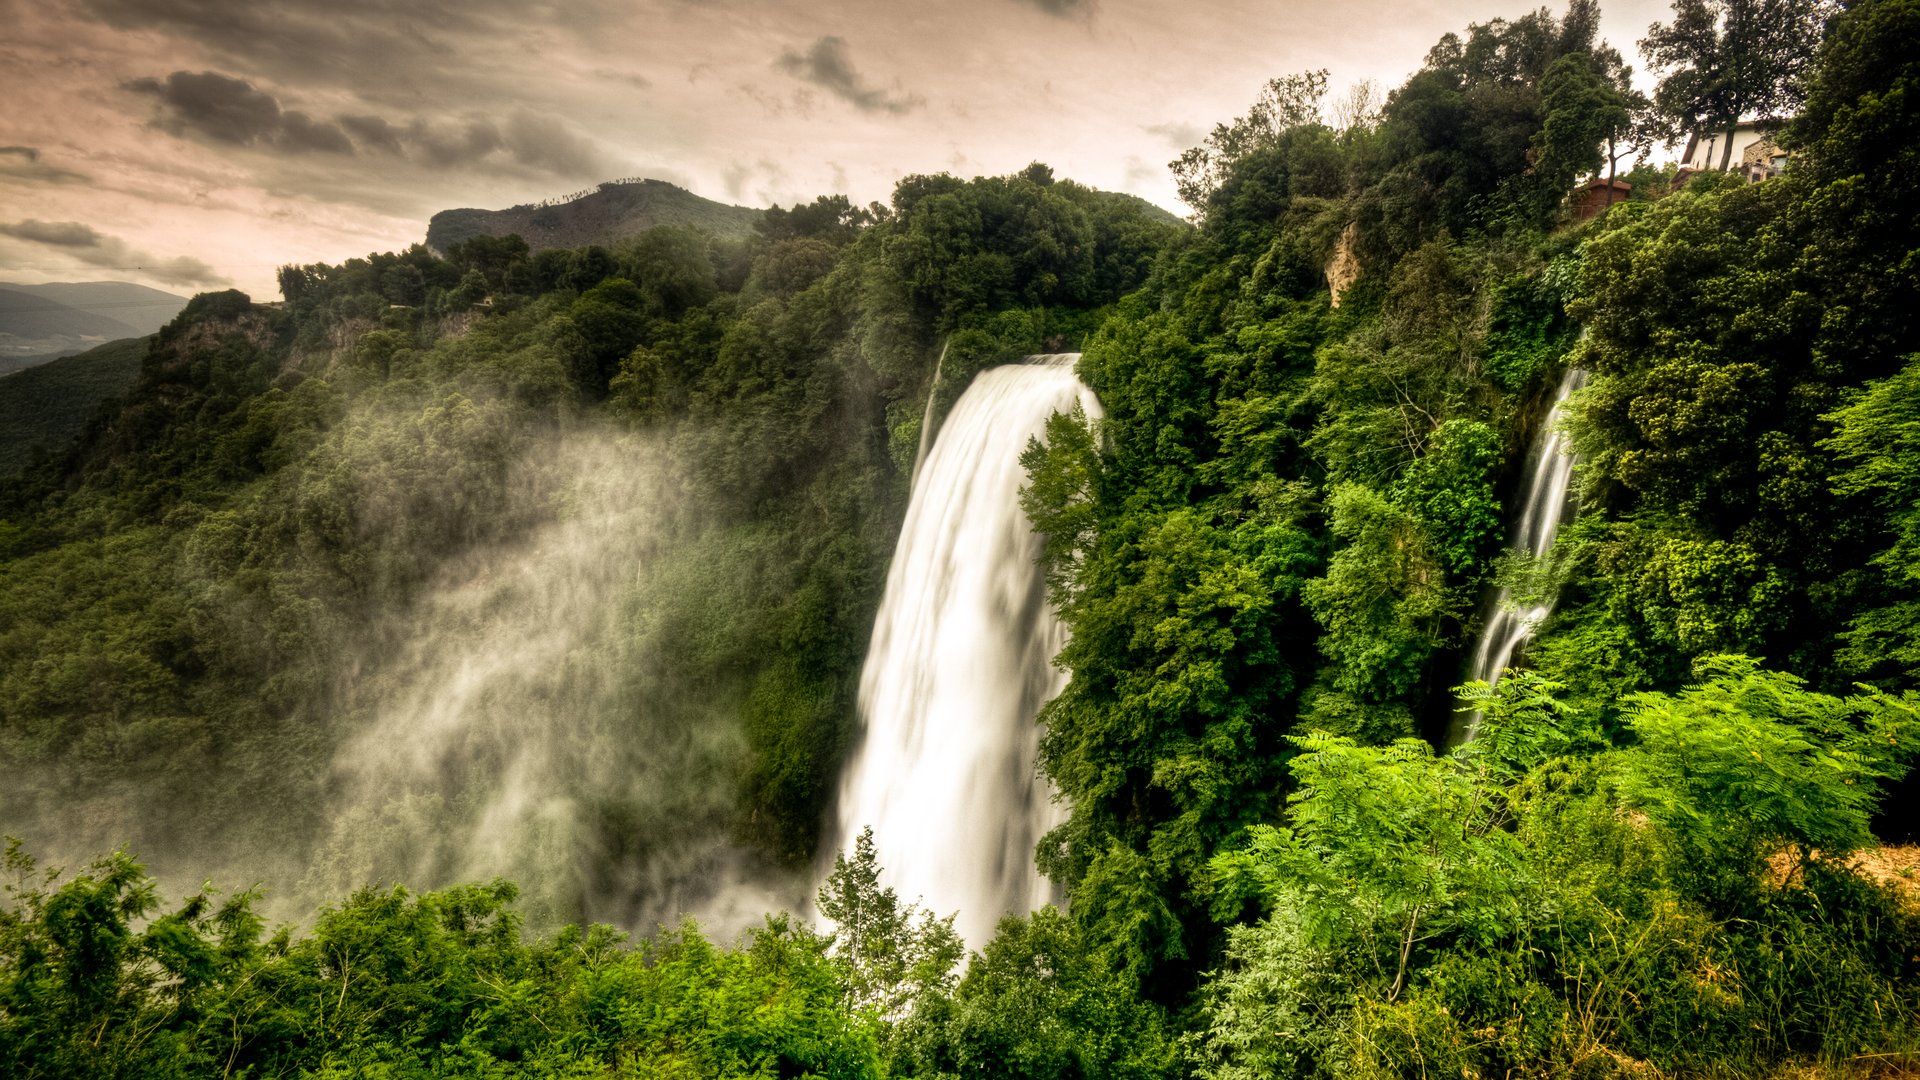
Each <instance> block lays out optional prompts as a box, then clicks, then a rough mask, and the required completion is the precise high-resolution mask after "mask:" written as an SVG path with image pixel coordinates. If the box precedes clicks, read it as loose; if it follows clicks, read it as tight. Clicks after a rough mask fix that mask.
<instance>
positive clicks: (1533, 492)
mask: <svg viewBox="0 0 1920 1080" xmlns="http://www.w3.org/2000/svg"><path fill="white" fill-rule="evenodd" d="M1586 384H1587V373H1586V372H1584V371H1582V370H1580V369H1579V368H1569V369H1568V370H1567V373H1566V374H1565V375H1564V376H1562V377H1561V379H1560V388H1559V391H1558V392H1557V393H1556V394H1555V395H1554V399H1553V408H1552V410H1551V411H1549V412H1548V413H1547V419H1546V422H1545V423H1543V424H1541V426H1540V432H1539V434H1538V435H1537V436H1536V437H1535V438H1534V444H1533V451H1532V454H1531V455H1530V457H1529V460H1530V461H1531V463H1532V469H1531V471H1530V472H1529V474H1528V476H1527V486H1526V490H1525V491H1524V493H1523V494H1522V498H1521V504H1520V517H1519V520H1518V521H1517V522H1516V523H1515V528H1514V534H1513V541H1512V543H1510V544H1509V545H1508V547H1509V548H1510V549H1511V550H1513V551H1517V552H1523V553H1525V554H1527V555H1530V556H1532V557H1534V558H1536V559H1537V558H1540V557H1541V556H1543V555H1545V554H1546V553H1547V552H1548V551H1550V550H1552V548H1553V541H1554V538H1555V537H1557V536H1559V535H1560V526H1561V525H1562V524H1563V523H1565V522H1567V521H1569V520H1571V519H1572V517H1573V515H1574V514H1575V513H1576V512H1577V511H1578V506H1577V505H1576V503H1575V500H1574V499H1573V498H1572V495H1571V489H1572V482H1573V466H1574V456H1573V448H1572V446H1570V445H1569V444H1568V440H1567V436H1566V433H1565V432H1564V431H1562V430H1561V424H1560V418H1561V416H1562V414H1563V413H1564V411H1565V409H1566V405H1567V400H1568V399H1569V398H1571V397H1573V395H1574V394H1575V393H1576V392H1578V391H1579V390H1580V388H1581V387H1583V386H1585V385H1586ZM1552 613H1553V598H1552V597H1550V596H1549V597H1547V598H1545V599H1541V600H1539V601H1537V602H1536V603H1533V604H1529V605H1528V606H1526V607H1520V606H1518V605H1517V604H1516V603H1515V602H1514V598H1513V595H1512V593H1511V592H1510V591H1509V590H1508V589H1506V588H1504V587H1502V588H1501V589H1500V591H1499V593H1498V594H1497V595H1495V597H1494V600H1493V607H1492V609H1491V610H1490V611H1489V613H1488V615H1487V622H1486V626H1485V627H1484V628H1483V629H1482V630H1481V631H1480V640H1479V641H1478V642H1477V643H1476V644H1475V645H1474V650H1473V660H1472V662H1471V663H1470V664H1469V665H1468V669H1467V679H1468V680H1469V681H1479V682H1484V683H1486V684H1487V685H1489V686H1492V685H1494V684H1496V683H1498V682H1499V681H1500V676H1501V675H1502V674H1503V673H1504V672H1505V671H1506V670H1507V667H1508V666H1509V665H1510V664H1512V663H1513V660H1514V655H1515V653H1517V652H1518V651H1519V649H1520V647H1521V646H1522V645H1524V644H1525V643H1526V641H1527V639H1528V638H1530V637H1532V636H1533V632H1534V630H1536V629H1538V628H1539V626H1540V624H1541V623H1542V622H1544V621H1545V620H1546V617H1547V616H1548V615H1550V614H1552ZM1480 717H1481V714H1480V713H1479V712H1478V711H1475V712H1474V713H1473V714H1472V715H1471V716H1470V717H1468V719H1467V722H1466V731H1465V737H1466V739H1467V740H1469V741H1471V740H1472V739H1473V738H1474V737H1475V736H1476V735H1478V734H1479V733H1480Z"/></svg>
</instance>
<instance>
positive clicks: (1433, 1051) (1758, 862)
mask: <svg viewBox="0 0 1920 1080" xmlns="http://www.w3.org/2000/svg"><path fill="white" fill-rule="evenodd" d="M1701 675H1702V679H1703V681H1702V682H1701V683H1699V684H1698V685H1696V686H1693V687H1689V688H1688V689H1686V690H1685V691H1683V692H1682V693H1680V694H1677V695H1671V696H1669V695H1662V694H1642V695H1637V696H1635V697H1633V698H1632V699H1631V700H1630V701H1629V702H1628V712H1629V716H1630V721H1629V723H1630V728H1631V732H1632V740H1633V741H1631V742H1630V743H1628V744H1627V745H1625V746H1623V747H1621V748H1618V749H1602V750H1599V752H1597V753H1596V752H1595V748H1596V743H1597V729H1595V728H1594V727H1593V726H1592V724H1591V720H1590V718H1588V717H1585V716H1583V715H1582V714H1581V713H1580V712H1579V710H1577V709H1574V708H1570V707H1569V706H1568V705H1567V704H1566V703H1564V702H1563V701H1561V700H1560V698H1559V696H1558V691H1559V689H1560V688H1559V687H1558V686H1556V685H1555V684H1553V683H1550V682H1547V681H1545V680H1541V679H1539V678H1538V677H1537V676H1532V675H1529V674H1528V673H1524V672H1522V673H1517V674H1516V675H1514V676H1511V677H1509V678H1507V679H1505V680H1503V681H1502V682H1501V684H1500V686H1499V688H1498V689H1497V690H1492V691H1489V690H1487V689H1486V688H1485V687H1484V686H1481V687H1477V688H1469V690H1470V691H1471V692H1470V693H1469V695H1468V696H1469V699H1470V700H1474V701H1476V702H1477V703H1478V704H1479V705H1480V706H1482V707H1483V708H1485V710H1486V720H1485V727H1484V732H1485V734H1484V735H1483V737H1482V738H1481V739H1480V740H1479V741H1477V742H1474V743H1471V744H1468V745H1467V746H1464V747H1462V748H1461V749H1459V750H1458V751H1456V752H1455V753H1454V754H1453V755H1451V756H1450V757H1447V758H1436V757H1435V756H1434V755H1433V754H1432V753H1431V751H1430V750H1429V749H1428V748H1427V747H1426V745H1425V744H1424V743H1418V742H1411V741H1409V742H1403V743H1397V744H1395V745H1393V746H1389V747H1379V748H1373V747H1362V746H1358V745H1355V744H1354V743H1353V742H1351V741H1350V740H1346V739H1338V738H1331V737H1326V736H1310V737H1307V738H1303V739H1301V740H1299V743H1300V745H1301V748H1302V749H1303V750H1305V751H1306V752H1305V753H1303V754H1302V755H1301V756H1299V757H1298V758H1296V759H1295V760H1294V763H1293V767H1292V768H1293V772H1294V775H1295V777H1296V778H1297V780H1298V781H1299V783H1300V790H1299V791H1298V792H1297V793H1296V794H1295V795H1293V796H1292V797H1291V798H1290V799H1289V811H1288V815H1287V821H1286V825H1285V826H1284V827H1281V828H1264V827H1263V828H1261V829H1257V830H1254V831H1253V832H1252V833H1251V836H1250V842H1249V844H1248V845H1247V846H1246V847H1244V848H1242V849H1239V850H1236V851H1231V852H1227V853H1223V854H1222V855H1220V856H1218V857H1216V859H1215V860H1214V867H1215V871H1216V873H1217V874H1219V875H1220V878H1221V883H1222V889H1223V895H1224V896H1228V897H1232V896H1239V895H1253V896H1256V897H1258V898H1259V899H1260V900H1261V901H1262V902H1263V903H1264V904H1265V905H1267V906H1268V908H1269V910H1270V911H1271V914H1270V915H1269V916H1268V917H1267V918H1266V919H1265V921H1263V922H1261V923H1259V924H1257V925H1255V926H1248V927H1241V928H1237V929H1236V930H1234V931H1233V932H1232V934H1231V935H1230V938H1229V946H1228V950H1227V961H1228V964H1227V966H1226V967H1225V968H1224V969H1223V970H1222V971H1221V972H1220V973H1219V975H1218V976H1217V978H1216V979H1215V981H1213V982H1212V983H1211V984H1209V985H1208V986H1207V987H1206V988H1205V991H1204V993H1203V996H1202V1000H1203V1003H1204V1007H1205V1022H1204V1024H1203V1026H1202V1027H1201V1030H1200V1032H1199V1034H1198V1035H1197V1037H1196V1039H1195V1040H1194V1043H1193V1044H1192V1045H1191V1046H1190V1050H1191V1052H1192V1053H1193V1060H1194V1064H1195V1067H1196V1071H1197V1072H1198V1073H1199V1074H1200V1075H1203V1076H1213V1077H1245V1076H1255V1075H1279V1076H1311V1075H1322V1074H1324V1073H1325V1072H1327V1071H1331V1070H1335V1069H1339V1070H1342V1071H1350V1072H1353V1073H1355V1074H1357V1075H1362V1076H1389V1075H1404V1074H1405V1073H1406V1072H1407V1071H1408V1070H1417V1069H1423V1068H1424V1069H1429V1070H1442V1069H1444V1070H1449V1071H1456V1072H1457V1071H1460V1070H1462V1069H1465V1070H1466V1071H1467V1072H1469V1073H1480V1074H1485V1073H1487V1072H1491V1071H1504V1070H1516V1071H1518V1072H1523V1073H1524V1074H1526V1075H1556V1074H1563V1073H1565V1072H1570V1071H1572V1072H1578V1071H1580V1070H1581V1069H1583V1068H1589V1067H1591V1065H1592V1063H1595V1062H1605V1061H1612V1062H1614V1063H1616V1064H1618V1065H1619V1066H1620V1067H1622V1068H1623V1069H1631V1068H1640V1067H1644V1065H1648V1064H1650V1065H1652V1066H1653V1067H1657V1068H1661V1069H1663V1070H1665V1069H1673V1070H1679V1071H1683V1072H1689V1073H1691V1072H1694V1071H1697V1070H1701V1069H1708V1070H1711V1069H1715V1068H1723V1069H1724V1068H1732V1069H1735V1070H1736V1071H1741V1072H1746V1073H1749V1074H1751V1073H1753V1072H1759V1071H1765V1070H1766V1069H1768V1068H1770V1067H1772V1066H1773V1065H1774V1064H1776V1063H1778V1062H1779V1061H1781V1060H1782V1059H1783V1058H1787V1057H1791V1056H1795V1055H1809V1054H1810V1055H1813V1056H1816V1057H1821V1058H1825V1059H1828V1060H1833V1059H1836V1058H1839V1057H1843V1056H1845V1055H1847V1054H1850V1053H1857V1052H1859V1048H1861V1047H1865V1046H1880V1047H1888V1048H1899V1049H1902V1050H1904V1049H1906V1048H1908V1047H1910V1046H1911V1039H1912V1035H1911V1032H1910V1031H1907V1030H1905V1028H1904V1021H1903V1020H1902V1019H1900V1018H1901V1017H1902V1016H1903V1015H1908V1014H1909V1012H1908V1011H1910V1010H1911V1009H1912V1008H1913V1007H1914V1005H1913V1003H1914V1002H1915V1000H1916V999H1915V993H1916V991H1915V987H1914V985H1913V983H1912V982H1911V976H1910V975H1908V974H1906V973H1905V972H1906V971H1907V968H1906V964H1907V963H1908V962H1909V961H1907V960H1905V959H1896V955H1897V954H1898V951H1899V948H1900V946H1898V945H1895V944H1893V943H1894V942H1895V941H1898V940H1902V939H1903V938H1906V936H1907V935H1910V934H1911V933H1912V932H1913V929H1914V927H1915V924H1914V921H1913V920H1914V918H1915V916H1914V914H1913V913H1912V911H1911V910H1909V909H1906V908H1905V907H1903V902H1902V901H1901V900H1900V899H1898V897H1897V896H1896V895H1895V894H1892V893H1890V892H1888V891H1885V890H1883V889H1881V888H1878V887H1876V886H1874V885H1872V884H1870V883H1869V882H1868V881H1866V880H1864V879H1863V878H1862V877H1861V876H1859V875H1858V874H1857V873H1855V872H1853V871H1851V870H1849V869H1847V867H1846V863H1845V862H1844V860H1843V856H1844V854H1845V853H1846V852H1848V851H1850V850H1852V849H1853V847H1854V846H1856V845H1857V844H1859V843H1861V842H1862V841H1863V839H1864V837H1865V835H1866V834H1865V825H1866V820H1867V816H1868V813H1869V812H1870V808H1871V805H1872V803H1873V800H1874V799H1875V797H1876V793H1877V792H1878V791H1879V790H1880V788H1879V785H1880V784H1881V783H1882V782H1884V781H1887V780H1890V779H1893V778H1897V777H1898V776H1899V775H1900V774H1901V773H1902V772H1903V771H1904V770H1905V767H1906V766H1905V763H1904V762H1905V759H1906V757H1908V756H1909V755H1911V754H1912V753H1913V752H1914V751H1915V750H1916V749H1920V741H1916V728H1915V713H1914V709H1915V708H1916V706H1917V705H1920V700H1917V699H1915V698H1913V697H1912V696H1908V697H1907V698H1905V699H1893V698H1889V697H1887V696H1885V695H1879V694H1863V695H1859V696H1856V697H1853V698H1849V699H1838V698H1832V697H1827V696H1825V695H1820V694H1815V693H1811V692H1809V691H1807V690H1805V689H1804V688H1803V687H1802V686H1801V685H1800V684H1799V682H1798V681H1797V680H1795V679H1793V678H1792V677H1790V676H1785V675H1781V674H1779V673H1770V672H1764V671H1762V670H1761V669H1759V667H1758V665H1756V664H1755V663H1753V662H1752V661H1751V660H1748V659H1746V658H1744V657H1721V658H1717V659H1715V660H1714V661H1712V662H1710V663H1708V664H1706V665H1704V666H1703V667H1702V669H1701ZM1781 844H1788V845H1793V846H1790V847H1789V848H1788V849H1787V850H1789V851H1795V852H1797V853H1798V855H1799V858H1800V860H1801V863H1802V867H1803V869H1802V870H1801V871H1799V872H1798V874H1797V875H1796V876H1794V877H1790V878H1788V879H1787V880H1785V881H1781V880H1780V879H1779V878H1778V877H1777V876H1776V875H1775V872H1774V871H1772V870H1771V869H1770V868H1769V866H1768V864H1767V862H1766V861H1765V859H1764V856H1765V855H1768V854H1771V853H1774V852H1776V851H1778V850H1779V845H1781ZM1815 844H1821V845H1827V846H1826V847H1822V848H1820V849H1818V851H1817V852H1816V849H1815V848H1814V847H1812V846H1810V845H1815ZM1843 897H1844V898H1845V899H1842V898H1843ZM1829 904H1833V905H1839V906H1837V907H1830V906H1827V905H1829ZM1868 911H1871V912H1873V913H1874V914H1872V915H1870V916H1868V915H1865V913H1866V912H1868ZM1862 917H1864V918H1865V919H1867V920H1868V922H1866V923H1863V922H1860V921H1856V920H1857V919H1859V918H1862ZM1873 920H1890V921H1889V922H1883V923H1874V922H1873ZM1884 933H1890V935H1891V936H1883V934H1884ZM1889 950H1891V951H1889ZM1812 987H1818V988H1819V989H1818V990H1817V991H1815V994H1817V995H1824V996H1820V997H1813V996H1808V993H1807V992H1808V990H1809V989H1810V988H1812ZM1815 1000H1819V1001H1821V1002H1822V1004H1821V1005H1820V1006H1817V1009H1818V1011H1819V1012H1820V1016H1819V1019H1818V1020H1816V1021H1813V1022H1809V1021H1808V1019H1807V1016H1806V1010H1808V1008H1809V1005H1810V1003H1811V1002H1812V1001H1815ZM1841 1001H1846V1002H1847V1004H1845V1005H1842V1004H1840V1002H1841ZM1858 1009H1868V1010H1871V1013H1870V1015H1862V1014H1860V1013H1858V1012H1855V1011H1854V1010H1858ZM1582 1062H1586V1063H1588V1065H1585V1066H1583V1065H1582V1064H1581V1063H1582ZM1635 1062H1640V1063H1641V1064H1637V1065H1636V1064H1634V1063H1635Z"/></svg>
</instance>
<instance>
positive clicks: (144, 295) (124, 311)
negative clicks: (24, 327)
mask: <svg viewBox="0 0 1920 1080" xmlns="http://www.w3.org/2000/svg"><path fill="white" fill-rule="evenodd" d="M0 289H7V290H9V291H12V292H23V293H27V294H29V295H32V296H39V297H43V298H45V299H48V300H51V301H53V302H54V303H56V304H65V305H66V306H68V307H70V308H78V309H79V310H81V311H86V312H91V313H92V314H95V315H103V316H105V317H107V318H110V319H112V320H114V321H115V322H121V323H125V324H126V325H128V326H131V327H133V331H134V333H136V334H141V335H145V334H152V333H155V332H157V331H158V330H159V329H160V328H161V327H163V326H165V325H167V324H168V323H170V322H172V321H173V317H174V316H175V315H178V314H180V309H181V308H183V307H186V306H187V298H186V297H184V296H177V295H175V294H173V293H170V292H163V291H161V290H159V289H149V288H147V287H146V286H145V285H135V284H134V283H132V282H130V281H50V282H47V283H46V284H44V285H14V284H12V283H10V282H5V281H0Z"/></svg>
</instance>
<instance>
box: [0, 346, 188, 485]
mask: <svg viewBox="0 0 1920 1080" xmlns="http://www.w3.org/2000/svg"><path fill="white" fill-rule="evenodd" d="M150 340H151V339H150V338H146V337H134V338H128V339H126V340H124V341H114V342H110V343H108V344H106V345H102V346H100V347H99V348H97V349H90V350H88V351H86V352H83V353H81V354H79V355H78V356H63V357H60V358H59V359H56V360H49V361H46V362H44V363H41V364H39V365H38V366H36V367H33V368H29V369H28V370H26V371H16V372H14V373H12V374H11V375H6V376H0V477H4V476H11V475H13V474H14V473H17V472H19V471H20V470H21V468H23V467H24V466H26V464H27V463H28V462H30V461H32V460H33V452H34V450H35V449H37V448H39V447H43V446H44V447H46V448H47V449H48V450H53V451H59V450H62V449H65V448H66V446H67V444H68V443H70V442H72V441H73V440H74V439H75V438H76V437H78V436H79V434H80V433H81V432H82V431H85V430H86V427H87V422H88V421H89V420H91V419H93V415H94V412H95V411H96V410H98V409H99V407H100V403H101V402H102V401H105V400H106V399H107V398H110V397H115V396H117V395H119V394H123V393H125V392H126V391H127V389H128V388H129V387H131V386H132V385H133V383H134V380H135V379H136V378H138V377H139V375H140V362H141V360H143V359H145V358H146V355H147V344H148V342H149V341H150Z"/></svg>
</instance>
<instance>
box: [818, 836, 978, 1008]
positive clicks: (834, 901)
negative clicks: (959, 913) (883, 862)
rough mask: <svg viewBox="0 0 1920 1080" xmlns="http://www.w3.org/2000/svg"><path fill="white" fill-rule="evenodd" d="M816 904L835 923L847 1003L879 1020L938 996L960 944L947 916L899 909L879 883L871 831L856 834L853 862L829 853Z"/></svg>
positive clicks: (836, 955)
mask: <svg viewBox="0 0 1920 1080" xmlns="http://www.w3.org/2000/svg"><path fill="white" fill-rule="evenodd" d="M815 899H816V900H817V901H818V902H819V905H820V914H822V915H824V916H826V917H827V918H828V919H830V920H831V921H832V922H833V924H834V931H833V938H832V941H833V956H834V959H835V960H836V961H837V962H838V963H839V965H840V966H841V968H842V970H843V971H844V972H845V981H846V987H847V991H846V995H847V1003H848V1004H849V1005H851V1006H852V1007H854V1008H856V1009H864V1010H870V1011H872V1012H875V1013H877V1014H879V1015H880V1016H884V1017H898V1016H901V1015H904V1013H905V1012H906V1009H907V1007H908V1005H910V1004H911V1003H912V1001H913V1000H914V998H915V997H916V996H920V995H923V994H925V993H927V992H930V991H944V990H946V989H948V988H949V987H951V986H952V984H953V970H954V967H955V965H957V964H958V963H959V962H960V957H961V954H962V951H963V946H962V945H961V943H960V937H959V935H958V934H955V933H954V932H953V916H951V915H949V916H947V917H946V918H944V919H942V918H937V917H936V916H935V915H934V914H933V913H932V912H930V911H921V910H920V905H918V904H908V905H906V906H905V907H902V906H901V904H900V898H899V897H898V896H897V895H895V893H894V891H893V890H892V889H888V888H883V887H882V886H881V884H880V862H879V859H878V858H877V857H876V856H875V855H874V851H873V829H872V827H871V826H869V827H867V828H864V829H861V830H860V836H859V838H858V839H856V840H855V841H854V842H853V857H852V858H851V859H849V858H848V857H847V855H846V853H845V852H841V853H840V854H838V855H836V856H834V859H833V872H832V873H831V874H828V875H827V883H826V884H824V885H822V886H820V892H819V893H818V894H817V896H816V897H815Z"/></svg>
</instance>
